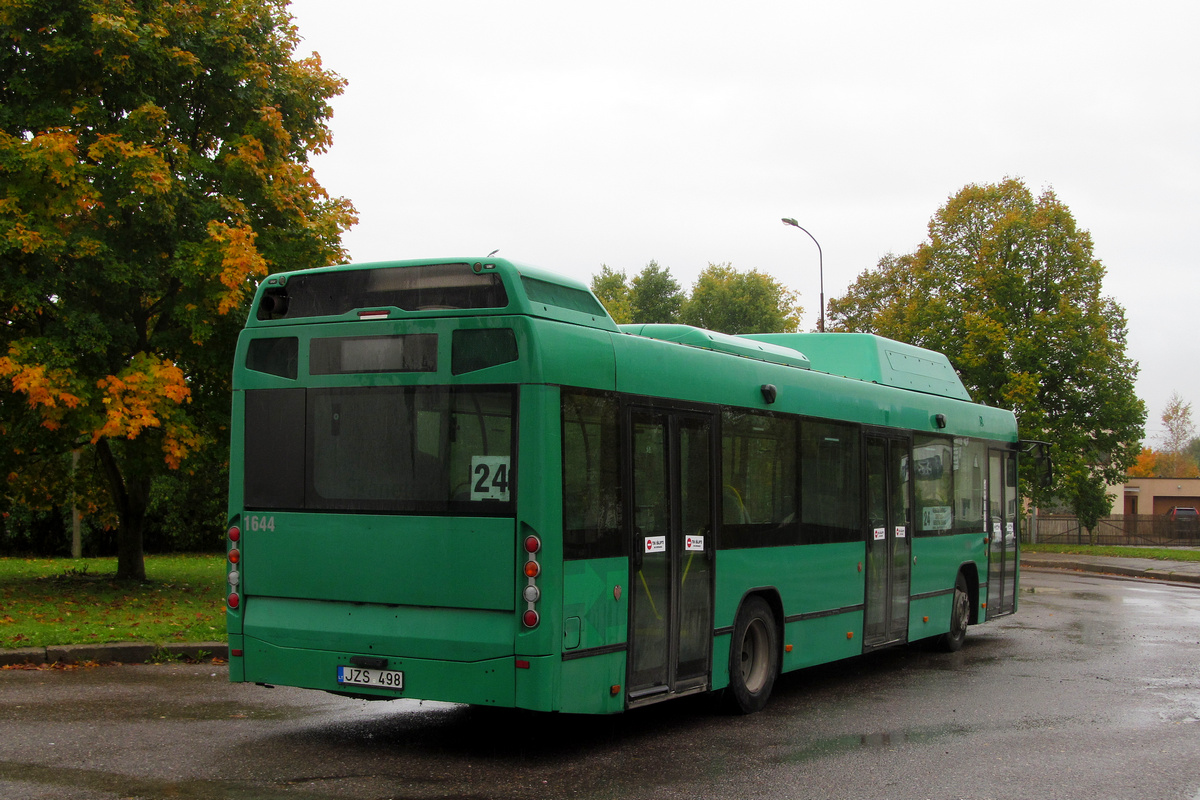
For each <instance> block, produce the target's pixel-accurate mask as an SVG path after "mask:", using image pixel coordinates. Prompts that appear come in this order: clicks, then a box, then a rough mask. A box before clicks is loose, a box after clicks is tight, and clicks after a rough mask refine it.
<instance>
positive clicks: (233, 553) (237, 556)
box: [229, 547, 242, 564]
mask: <svg viewBox="0 0 1200 800" xmlns="http://www.w3.org/2000/svg"><path fill="white" fill-rule="evenodd" d="M241 560H242V554H241V553H239V552H238V549H237V548H236V547H235V548H233V549H232V550H230V551H229V563H230V564H236V563H238V562H239V561H241Z"/></svg>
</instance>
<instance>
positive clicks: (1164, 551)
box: [1021, 544, 1200, 561]
mask: <svg viewBox="0 0 1200 800" xmlns="http://www.w3.org/2000/svg"><path fill="white" fill-rule="evenodd" d="M1021 552H1023V553H1069V554H1071V555H1079V556H1109V557H1111V558H1156V559H1159V560H1160V561H1200V550H1189V549H1187V548H1185V547H1106V546H1103V545H1096V546H1095V547H1093V546H1092V545H1088V544H1023V545H1021Z"/></svg>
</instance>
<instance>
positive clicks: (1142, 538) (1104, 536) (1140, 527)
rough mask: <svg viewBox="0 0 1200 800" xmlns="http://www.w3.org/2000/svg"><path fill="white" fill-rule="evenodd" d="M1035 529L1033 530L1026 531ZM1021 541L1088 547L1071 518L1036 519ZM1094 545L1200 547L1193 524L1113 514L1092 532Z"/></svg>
mask: <svg viewBox="0 0 1200 800" xmlns="http://www.w3.org/2000/svg"><path fill="white" fill-rule="evenodd" d="M1034 526H1036V530H1030V528H1031V527H1034ZM1025 527H1026V531H1025V533H1026V535H1025V536H1024V537H1023V538H1024V539H1025V541H1030V540H1031V539H1032V538H1033V537H1036V539H1033V540H1034V541H1036V542H1038V543H1039V544H1090V543H1093V542H1092V539H1091V538H1090V537H1089V536H1088V532H1087V530H1086V529H1085V528H1084V527H1083V526H1082V525H1080V524H1079V520H1078V519H1076V518H1075V517H1067V516H1039V517H1038V518H1037V519H1036V520H1035V521H1033V523H1032V525H1026V526H1025ZM1093 533H1094V534H1095V537H1096V538H1095V542H1094V543H1095V544H1102V545H1142V546H1147V545H1151V546H1154V547H1197V546H1200V525H1198V524H1196V521H1195V520H1174V521H1173V520H1169V519H1167V518H1166V517H1164V516H1152V515H1150V514H1114V515H1113V516H1109V517H1101V518H1100V521H1099V523H1098V524H1097V525H1096V529H1095V530H1094V531H1093Z"/></svg>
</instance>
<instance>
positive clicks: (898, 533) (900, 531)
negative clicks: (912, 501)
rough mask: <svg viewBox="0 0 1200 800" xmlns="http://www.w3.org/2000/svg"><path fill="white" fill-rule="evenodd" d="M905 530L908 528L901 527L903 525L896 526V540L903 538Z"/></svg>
mask: <svg viewBox="0 0 1200 800" xmlns="http://www.w3.org/2000/svg"><path fill="white" fill-rule="evenodd" d="M907 530H908V528H906V527H905V526H903V525H897V526H896V538H897V539H903V538H904V533H905V531H907Z"/></svg>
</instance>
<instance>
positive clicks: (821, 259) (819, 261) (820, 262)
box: [783, 217, 825, 333]
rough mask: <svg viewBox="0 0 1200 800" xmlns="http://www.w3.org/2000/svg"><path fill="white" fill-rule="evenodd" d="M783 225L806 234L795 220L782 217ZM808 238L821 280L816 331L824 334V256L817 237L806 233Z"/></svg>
mask: <svg viewBox="0 0 1200 800" xmlns="http://www.w3.org/2000/svg"><path fill="white" fill-rule="evenodd" d="M783 224H784V225H791V226H792V227H793V228H800V230H802V231H804V232H805V233H808V231H807V230H805V229H804V228H802V227H801V226H800V223H799V222H796V220H794V219H788V218H787V217H784V218H783ZM808 238H810V239H812V240H813V244H815V245H816V246H817V266H818V268H819V269H820V278H821V313H820V316H819V317H818V321H817V330H819V331H820V332H821V333H824V332H825V255H824V254H823V253H822V252H821V243H820V242H818V241H817V237H815V236H813V235H812V234H811V233H808Z"/></svg>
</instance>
